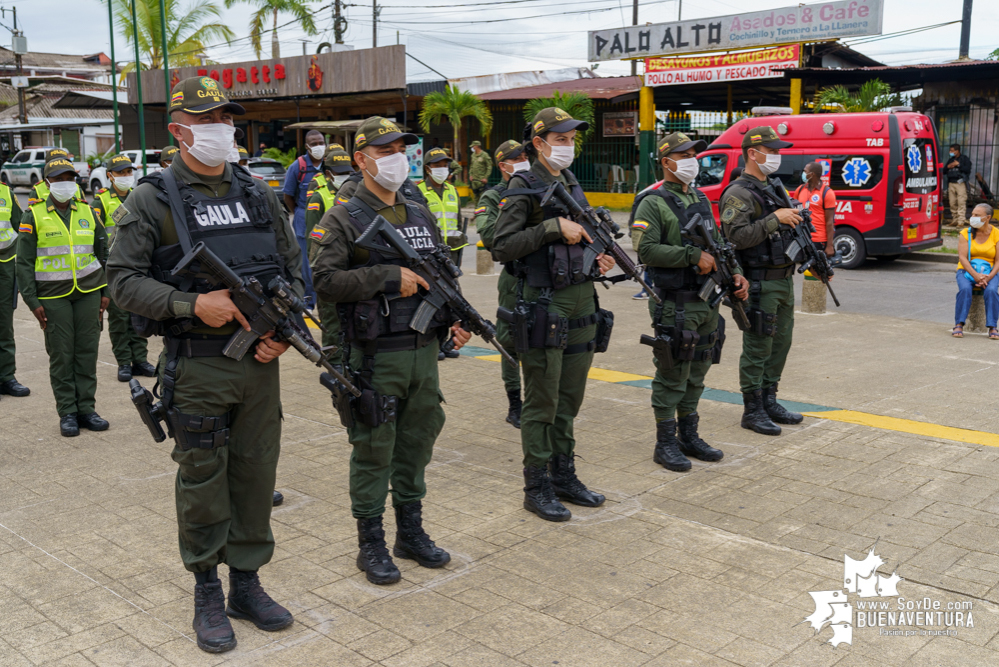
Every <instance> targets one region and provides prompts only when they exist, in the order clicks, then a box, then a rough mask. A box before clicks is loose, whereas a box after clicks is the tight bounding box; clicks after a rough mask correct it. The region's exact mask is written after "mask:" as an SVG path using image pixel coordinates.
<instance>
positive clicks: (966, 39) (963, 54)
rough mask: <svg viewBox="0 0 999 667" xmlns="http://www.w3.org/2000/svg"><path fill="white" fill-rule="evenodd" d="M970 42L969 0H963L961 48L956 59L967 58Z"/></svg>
mask: <svg viewBox="0 0 999 667" xmlns="http://www.w3.org/2000/svg"><path fill="white" fill-rule="evenodd" d="M970 42H971V0H964V14H963V15H962V16H961V48H960V50H959V51H958V54H957V58H958V60H967V59H968V48H969V45H970Z"/></svg>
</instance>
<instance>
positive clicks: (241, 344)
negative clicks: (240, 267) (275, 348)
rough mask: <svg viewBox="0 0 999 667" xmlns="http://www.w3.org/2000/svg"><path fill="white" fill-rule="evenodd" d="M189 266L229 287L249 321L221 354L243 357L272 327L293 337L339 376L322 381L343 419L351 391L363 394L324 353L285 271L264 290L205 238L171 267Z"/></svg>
mask: <svg viewBox="0 0 999 667" xmlns="http://www.w3.org/2000/svg"><path fill="white" fill-rule="evenodd" d="M188 271H193V272H194V273H195V275H196V276H197V277H199V278H204V279H206V280H207V281H208V282H209V283H211V284H212V285H213V286H214V285H222V286H224V287H226V288H228V290H229V295H230V296H231V297H232V302H233V303H234V304H236V307H237V308H239V312H241V313H243V316H244V317H245V318H246V321H247V322H248V323H249V325H250V330H249V331H247V330H246V329H244V328H243V327H239V329H237V330H236V333H234V334H233V335H232V338H230V339H229V342H228V343H226V345H225V348H223V350H222V354H224V355H225V356H227V357H229V358H230V359H235V360H237V361H239V360H240V359H242V358H243V356H244V355H245V354H246V353H247V351H249V349H250V346H251V345H253V343H255V342H256V341H257V339H258V338H260V337H261V336H263V335H264V334H265V333H267V332H268V331H273V332H274V340H276V341H287V342H288V343H291V346H292V347H294V348H295V349H296V350H298V351H299V352H300V353H301V354H302V356H303V357H305V358H306V359H308V360H309V361H310V362H312V363H314V364H315V365H316V366H320V367H321V368H322V369H323V370H324V371H326V374H328V375H329V376H330V377H331V378H332V379H334V380H335V382H329V383H326V382H324V383H323V386H325V387H326V388H327V389H329V390H330V392H331V393H332V394H333V404H334V405H335V406H337V411H338V412H339V413H340V419H341V421H343V420H344V415H345V414H349V412H350V409H349V408H350V405H349V404H350V395H353V396H355V397H360V395H361V391H360V390H359V389H358V388H357V387H355V386H354V385H353V384H351V382H350V380H348V379H347V378H346V377H344V376H343V375H342V374H341V373H340V371H339V370H337V369H336V368H335V367H334V366H333V364H331V363H330V362H329V360H328V359H326V355H324V354H323V348H322V347H320V345H319V343H317V342H316V341H315V339H314V338H313V337H312V334H310V333H309V332H308V330H307V329H306V328H305V320H304V319H302V316H303V315H305V316H308V318H309V319H310V320H312V321H313V322H315V323H316V326H318V327H319V328H320V329H322V328H323V326H322V325H321V324H320V323H319V322H316V320H315V318H313V317H312V315H311V314H310V313H309V311H308V309H306V307H305V303H304V302H303V301H302V300H301V299H300V298H299V297H298V295H296V294H295V293H294V292H293V291H292V290H291V285H289V284H288V281H286V280H285V279H284V278H282V277H281V276H275V277H274V278H273V279H272V280H271V282H270V284H268V286H267V290H266V291H265V290H264V288H263V286H262V285H261V284H260V282H259V281H258V280H257V279H256V278H253V277H250V278H241V277H239V276H238V275H236V273H235V272H233V270H232V269H230V268H229V267H228V266H227V265H226V263H225V262H223V261H222V260H221V259H219V257H218V255H216V254H215V253H214V252H212V251H211V250H210V249H209V248H208V247H207V246H206V245H205V244H204V243H198V244H197V245H196V246H194V247H193V248H191V250H190V252H188V253H187V254H186V255H184V257H183V258H181V260H180V262H178V263H177V266H175V267H174V269H173V272H172V273H173V275H175V276H176V275H179V274H182V273H186V272H188ZM268 293H269V295H268ZM299 322H301V324H299ZM343 410H346V411H347V412H343Z"/></svg>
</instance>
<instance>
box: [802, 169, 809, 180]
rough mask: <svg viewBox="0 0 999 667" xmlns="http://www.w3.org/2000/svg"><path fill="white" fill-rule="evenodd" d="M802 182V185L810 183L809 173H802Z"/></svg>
mask: <svg viewBox="0 0 999 667" xmlns="http://www.w3.org/2000/svg"><path fill="white" fill-rule="evenodd" d="M801 182H802V183H807V182H808V172H807V171H803V172H801Z"/></svg>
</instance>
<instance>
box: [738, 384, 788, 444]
mask: <svg viewBox="0 0 999 667" xmlns="http://www.w3.org/2000/svg"><path fill="white" fill-rule="evenodd" d="M742 403H743V410H742V428H748V429H750V430H751V431H756V432H757V433H759V434H761V435H780V426H778V425H777V424H775V423H773V422H772V421H770V415H768V414H767V411H766V408H764V406H763V390H762V389H757V390H756V391H753V392H750V393H746V394H743V395H742Z"/></svg>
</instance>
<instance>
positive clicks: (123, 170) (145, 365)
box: [90, 153, 156, 382]
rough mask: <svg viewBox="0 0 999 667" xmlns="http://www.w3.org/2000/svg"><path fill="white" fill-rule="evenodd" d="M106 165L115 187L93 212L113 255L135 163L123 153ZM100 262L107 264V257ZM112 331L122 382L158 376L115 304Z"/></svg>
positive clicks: (125, 315) (124, 313) (143, 341)
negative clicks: (118, 221) (120, 212)
mask: <svg viewBox="0 0 999 667" xmlns="http://www.w3.org/2000/svg"><path fill="white" fill-rule="evenodd" d="M106 164H107V169H108V179H109V180H110V181H111V187H110V188H106V189H103V190H100V191H98V192H97V196H96V197H95V198H94V201H93V203H92V204H91V205H90V208H92V209H94V215H95V216H97V220H98V221H99V222H101V223H102V224H103V225H104V231H105V232H107V235H108V246H109V251H110V245H111V244H112V243H114V233H115V230H116V229H117V227H116V226H115V220H116V218H115V213H116V212H117V211H118V208H119V207H120V206H121V203H122V202H123V201H125V198H126V197H128V193H130V192H131V191H132V187H133V186H134V185H135V173H134V171H133V170H132V161H131V160H130V159H129V158H128V156H127V155H122V154H121V153H119V154H118V155H114V156H112V157H111V159H110V160H108V161H107V163H106ZM100 260H101V262H105V263H106V262H107V260H108V258H107V253H105V254H104V256H103V257H101V258H100ZM108 330H109V331H110V333H111V350H112V351H113V352H114V358H115V361H117V362H118V382H128V381H129V380H131V379H132V376H133V375H144V376H146V377H154V376H155V375H156V367H155V366H153V365H152V364H151V363H149V362H148V361H146V348H147V343H146V339H145V338H143V337H142V336H140V335H139V334H137V333H135V329H133V328H132V315H131V313H129V312H128V311H127V310H122V309H121V308H119V307H118V306H116V305H115V303H114V301H111V302H110V303H109V304H108Z"/></svg>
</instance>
